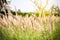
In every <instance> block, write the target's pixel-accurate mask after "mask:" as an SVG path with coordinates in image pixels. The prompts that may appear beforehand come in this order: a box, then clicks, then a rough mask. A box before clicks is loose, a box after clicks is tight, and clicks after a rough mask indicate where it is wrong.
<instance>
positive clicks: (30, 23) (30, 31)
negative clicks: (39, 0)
mask: <svg viewBox="0 0 60 40" xmlns="http://www.w3.org/2000/svg"><path fill="white" fill-rule="evenodd" d="M0 40H60V17H56V16H51V17H50V16H46V17H39V16H38V17H37V16H36V15H31V16H30V17H28V15H26V16H24V17H22V16H14V17H12V16H8V18H6V17H5V16H4V17H3V19H1V18H0Z"/></svg>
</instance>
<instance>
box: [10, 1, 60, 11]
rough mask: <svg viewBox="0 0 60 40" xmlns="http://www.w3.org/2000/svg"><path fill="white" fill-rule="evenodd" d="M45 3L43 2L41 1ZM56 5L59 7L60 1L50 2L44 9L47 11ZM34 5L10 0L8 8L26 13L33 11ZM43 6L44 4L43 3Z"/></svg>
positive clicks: (28, 2)
mask: <svg viewBox="0 0 60 40" xmlns="http://www.w3.org/2000/svg"><path fill="white" fill-rule="evenodd" d="M43 2H45V1H43ZM53 4H54V5H58V6H60V0H50V1H49V3H48V6H47V7H46V9H49V8H50V6H51V5H53ZM33 5H34V4H33V3H32V2H31V1H30V0H11V3H10V7H11V8H12V9H13V10H15V8H16V9H20V10H21V11H24V12H28V11H35V10H36V7H34V6H33ZM43 5H44V3H43Z"/></svg>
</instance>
